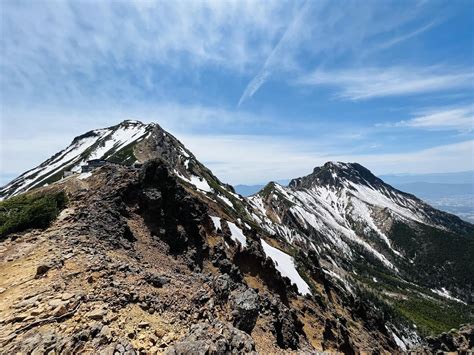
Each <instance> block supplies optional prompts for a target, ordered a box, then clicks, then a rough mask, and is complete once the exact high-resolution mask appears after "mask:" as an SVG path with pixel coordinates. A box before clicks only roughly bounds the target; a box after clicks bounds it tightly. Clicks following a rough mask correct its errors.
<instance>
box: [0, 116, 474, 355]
mask: <svg viewBox="0 0 474 355" xmlns="http://www.w3.org/2000/svg"><path fill="white" fill-rule="evenodd" d="M0 194H1V197H2V199H3V201H2V202H0V349H2V351H1V352H2V353H5V354H14V353H28V354H30V353H31V354H59V353H61V354H62V353H64V354H76V353H104V354H122V353H124V354H155V353H167V354H224V353H262V354H277V353H317V352H322V351H325V352H335V353H345V354H355V353H361V352H368V353H399V352H407V351H417V352H419V353H432V352H437V351H440V352H452V351H458V352H468V351H472V349H473V347H474V337H473V329H474V328H473V326H472V324H473V319H474V317H473V309H474V308H473V284H474V282H473V275H474V265H473V258H472V255H474V226H473V225H471V224H469V223H467V222H463V221H461V220H460V219H459V218H457V217H455V216H453V215H450V214H447V213H444V212H441V211H438V210H436V209H434V208H432V207H431V206H429V205H427V204H426V203H424V202H423V201H421V200H419V199H418V198H416V197H415V196H413V195H410V194H406V193H404V192H402V191H398V190H396V189H395V188H393V187H391V186H390V185H388V184H385V183H384V182H383V181H382V180H380V179H378V178H377V177H375V176H374V175H372V173H371V172H370V171H369V170H367V169H365V168H364V167H362V166H361V165H359V164H355V163H340V162H328V163H327V164H325V165H324V166H322V167H317V168H315V169H314V171H313V173H311V174H309V175H308V176H305V177H301V178H297V179H294V180H292V181H291V182H290V184H289V185H288V186H281V185H278V184H276V183H270V184H268V185H267V186H266V187H265V188H264V189H262V191H260V192H259V193H258V194H256V195H254V196H251V197H249V198H244V197H242V196H240V195H238V194H236V193H235V191H234V189H233V188H232V186H230V185H227V184H225V183H223V182H221V181H220V180H219V179H218V178H217V177H216V176H214V175H213V173H212V172H211V171H210V170H209V169H208V168H206V167H205V166H204V165H203V164H201V163H200V162H199V161H198V160H197V159H196V157H195V156H194V155H193V154H192V152H190V151H189V150H188V149H186V147H184V145H183V144H182V143H181V142H179V140H177V139H176V138H175V137H173V136H172V135H171V134H169V133H168V132H165V131H164V130H163V129H162V128H161V127H160V126H159V125H157V124H143V123H140V122H138V121H124V122H122V123H120V124H118V125H116V126H113V127H110V128H105V129H97V130H94V131H91V132H88V133H86V134H84V135H82V136H79V137H77V138H75V139H74V140H73V141H72V143H71V145H70V146H69V147H67V148H66V149H64V150H63V151H61V152H59V153H57V154H55V155H54V156H53V157H51V158H50V159H48V160H46V161H45V162H44V163H42V164H41V165H39V166H38V167H36V168H33V169H32V170H30V171H28V172H25V173H24V174H22V175H21V176H19V177H18V178H16V179H15V180H13V181H12V182H11V183H9V184H7V185H6V186H5V187H3V188H2V189H1V190H0Z"/></svg>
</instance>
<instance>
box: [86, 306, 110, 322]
mask: <svg viewBox="0 0 474 355" xmlns="http://www.w3.org/2000/svg"><path fill="white" fill-rule="evenodd" d="M106 314H107V311H106V310H105V309H103V308H96V309H94V310H92V311H90V312H89V313H88V314H87V317H89V318H90V319H94V320H101V319H102V318H104V317H105V315H106Z"/></svg>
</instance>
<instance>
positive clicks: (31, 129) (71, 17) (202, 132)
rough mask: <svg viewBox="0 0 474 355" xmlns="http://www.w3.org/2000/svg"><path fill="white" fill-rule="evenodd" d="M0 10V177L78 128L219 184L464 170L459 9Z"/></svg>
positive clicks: (462, 11)
mask: <svg viewBox="0 0 474 355" xmlns="http://www.w3.org/2000/svg"><path fill="white" fill-rule="evenodd" d="M0 14H1V23H0V28H1V36H0V48H1V62H0V104H1V107H0V109H1V111H0V115H1V126H0V128H1V132H0V133H1V141H2V143H1V147H0V148H1V152H0V159H1V167H0V168H1V169H0V171H1V181H0V182H3V183H6V182H7V180H8V179H10V178H12V177H14V176H16V175H18V174H20V173H21V172H23V171H25V170H27V169H29V168H31V167H33V166H35V165H37V164H38V163H40V162H41V161H43V160H44V159H46V158H48V157H49V156H51V155H52V154H54V153H55V152H57V151H58V150H60V149H62V148H64V147H66V146H67V145H68V144H69V143H70V141H71V140H72V138H73V137H74V136H76V135H78V134H81V133H83V132H84V131H87V130H90V129H94V128H99V127H104V126H109V125H113V124H116V123H118V122H119V121H121V120H124V119H139V120H142V121H144V122H151V121H154V122H158V123H159V124H161V125H162V126H163V127H164V128H165V129H167V130H169V131H170V132H171V133H173V134H174V135H176V136H177V137H178V138H179V139H181V140H182V141H183V143H185V144H186V145H187V146H188V147H189V148H190V149H191V150H192V151H193V152H194V153H195V154H196V155H197V157H198V158H199V159H200V160H201V161H202V162H203V163H205V164H206V165H208V166H209V167H210V168H211V169H212V170H213V171H214V172H215V173H216V174H217V175H218V176H219V177H221V178H222V179H223V180H225V181H227V182H230V183H259V182H264V181H268V180H276V179H285V178H290V177H296V176H301V175H303V174H307V173H308V172H310V171H311V170H312V168H313V167H314V166H317V165H320V164H323V163H324V162H325V161H327V160H342V161H357V162H359V163H361V164H364V165H365V166H367V167H368V168H369V169H371V170H372V171H373V172H375V173H377V174H387V173H427V172H452V171H463V170H471V169H474V140H473V134H474V132H473V128H474V121H473V120H474V114H473V112H474V106H473V102H474V97H473V96H474V35H473V33H474V28H473V24H474V2H473V1H470V0H466V1H461V0H455V1H436V0H432V1H414V0H412V1H404V0H397V1H376V0H366V1H360V0H359V1H343V0H341V1H323V0H321V1H316V0H315V1H281V0H278V1H270V0H267V1H210V2H201V1H162V2H160V1H158V2H151V1H101V2H94V1H91V0H88V1H85V0H82V1H81V0H78V1H71V2H68V1H59V0H57V1H53V0H51V1H40V0H38V1H34V2H32V1H18V0H15V1H13V0H3V1H2V2H1V5H0Z"/></svg>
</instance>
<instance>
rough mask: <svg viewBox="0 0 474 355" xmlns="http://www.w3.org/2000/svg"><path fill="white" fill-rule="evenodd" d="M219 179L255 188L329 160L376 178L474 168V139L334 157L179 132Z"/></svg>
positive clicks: (272, 142)
mask: <svg viewBox="0 0 474 355" xmlns="http://www.w3.org/2000/svg"><path fill="white" fill-rule="evenodd" d="M177 136H178V138H180V139H181V140H182V142H183V143H184V144H186V145H187V146H188V147H189V148H190V149H191V150H192V151H193V152H194V153H195V155H196V156H197V157H198V159H200V160H201V161H202V162H203V163H205V164H206V165H207V166H208V167H209V168H210V169H211V170H212V171H213V172H214V173H215V174H216V175H217V176H218V177H219V178H221V179H222V180H224V181H227V182H230V183H233V184H239V183H244V184H254V183H262V182H265V181H270V180H278V179H286V178H294V177H298V176H303V175H306V174H308V173H310V172H311V171H312V170H313V168H314V167H315V166H320V165H323V164H324V163H325V162H327V161H345V162H358V163H360V164H362V165H364V166H366V167H367V168H369V169H370V170H372V172H373V173H375V174H388V173H395V172H397V173H398V172H406V173H429V172H454V171H460V170H471V169H474V141H473V140H469V141H465V142H461V143H455V144H449V145H442V146H437V147H432V148H429V149H420V150H414V151H410V152H405V153H396V154H394V153H372V154H347V155H341V154H338V153H330V152H328V151H327V150H326V149H321V147H315V146H314V144H313V141H312V140H304V139H297V138H295V139H288V138H286V139H285V138H282V137H269V136H196V135H186V134H178V135H177Z"/></svg>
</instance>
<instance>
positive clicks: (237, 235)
mask: <svg viewBox="0 0 474 355" xmlns="http://www.w3.org/2000/svg"><path fill="white" fill-rule="evenodd" d="M227 224H228V225H229V229H230V233H231V235H230V237H231V238H232V240H234V241H235V242H239V243H240V244H242V246H243V247H244V248H245V247H246V246H247V238H246V237H245V235H244V233H243V232H242V229H240V228H239V227H237V226H236V225H235V224H234V223H232V222H227Z"/></svg>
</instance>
